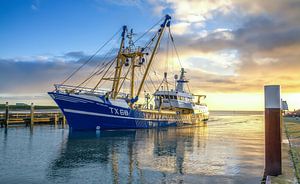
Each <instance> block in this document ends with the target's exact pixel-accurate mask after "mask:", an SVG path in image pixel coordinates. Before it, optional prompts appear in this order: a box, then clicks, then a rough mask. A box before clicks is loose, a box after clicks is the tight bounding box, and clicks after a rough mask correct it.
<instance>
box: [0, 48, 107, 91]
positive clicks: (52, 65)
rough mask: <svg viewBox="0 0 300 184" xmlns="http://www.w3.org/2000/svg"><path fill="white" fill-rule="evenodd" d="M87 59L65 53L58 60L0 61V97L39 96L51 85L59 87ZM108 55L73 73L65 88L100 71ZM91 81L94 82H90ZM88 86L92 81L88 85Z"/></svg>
mask: <svg viewBox="0 0 300 184" xmlns="http://www.w3.org/2000/svg"><path fill="white" fill-rule="evenodd" d="M88 58H90V55H87V54H85V53H84V52H81V51H80V52H77V51H76V52H68V53H66V54H64V55H62V56H47V55H45V56H33V57H19V58H9V59H3V58H2V59H1V58H0V68H1V70H2V72H1V73H0V84H1V88H0V93H40V92H47V91H49V90H52V89H53V84H57V83H61V82H62V81H63V80H64V79H66V78H67V77H68V76H69V75H70V74H71V73H72V72H73V71H75V69H77V68H78V67H80V66H81V65H82V64H83V63H86V61H87V59H88ZM111 59H112V56H111V55H106V56H103V55H99V56H96V57H94V58H93V59H92V60H91V61H90V62H89V63H88V64H87V65H85V67H83V68H82V69H81V72H79V73H76V75H75V76H74V77H72V78H71V80H69V81H68V84H78V83H79V82H82V81H83V80H84V79H86V78H87V77H88V76H90V75H91V74H92V73H94V72H95V71H97V70H98V69H101V67H103V66H104V63H106V62H108V61H110V60H111ZM93 80H98V79H96V78H93ZM91 82H92V81H91Z"/></svg>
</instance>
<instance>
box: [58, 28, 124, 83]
mask: <svg viewBox="0 0 300 184" xmlns="http://www.w3.org/2000/svg"><path fill="white" fill-rule="evenodd" d="M120 31H121V29H119V30H118V31H117V32H116V33H115V34H114V35H113V36H112V37H111V38H110V39H109V40H108V41H106V42H105V43H104V44H103V45H102V46H101V47H100V48H99V49H98V50H97V51H96V52H95V53H94V54H93V55H91V56H90V57H89V58H88V59H87V60H86V61H85V62H84V63H83V64H82V65H81V66H80V67H78V68H77V69H76V70H75V71H74V72H72V73H71V75H70V76H69V77H67V78H66V79H65V80H64V81H63V82H62V83H61V84H62V85H63V84H64V83H66V82H67V81H68V80H69V79H70V78H71V77H73V76H74V75H75V74H76V73H77V72H78V71H79V70H80V69H81V68H83V67H84V66H85V65H86V64H88V63H89V62H90V61H91V60H92V59H93V58H94V57H95V56H96V55H97V54H98V53H99V52H100V51H101V50H102V49H103V48H104V47H105V46H106V45H107V44H108V43H109V42H110V41H111V40H112V39H113V38H114V37H115V36H116V35H117V34H119V32H120Z"/></svg>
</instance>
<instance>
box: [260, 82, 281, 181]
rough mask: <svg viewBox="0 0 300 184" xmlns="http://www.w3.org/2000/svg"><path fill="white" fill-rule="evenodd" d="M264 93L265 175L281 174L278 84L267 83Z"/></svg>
mask: <svg viewBox="0 0 300 184" xmlns="http://www.w3.org/2000/svg"><path fill="white" fill-rule="evenodd" d="M264 93H265V176H268V175H270V176H277V175H280V174H281V171H282V163H281V98H280V86H279V85H268V86H265V88H264Z"/></svg>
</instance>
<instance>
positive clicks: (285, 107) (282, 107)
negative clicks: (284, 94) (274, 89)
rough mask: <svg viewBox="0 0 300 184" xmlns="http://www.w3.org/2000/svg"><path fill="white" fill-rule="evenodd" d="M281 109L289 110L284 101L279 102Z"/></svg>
mask: <svg viewBox="0 0 300 184" xmlns="http://www.w3.org/2000/svg"><path fill="white" fill-rule="evenodd" d="M281 109H282V110H284V111H288V110H289V106H288V104H287V102H286V101H282V102H281Z"/></svg>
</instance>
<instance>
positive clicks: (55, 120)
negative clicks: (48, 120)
mask: <svg viewBox="0 0 300 184" xmlns="http://www.w3.org/2000/svg"><path fill="white" fill-rule="evenodd" d="M57 122H58V116H57V114H55V115H54V125H55V126H56V125H57Z"/></svg>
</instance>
